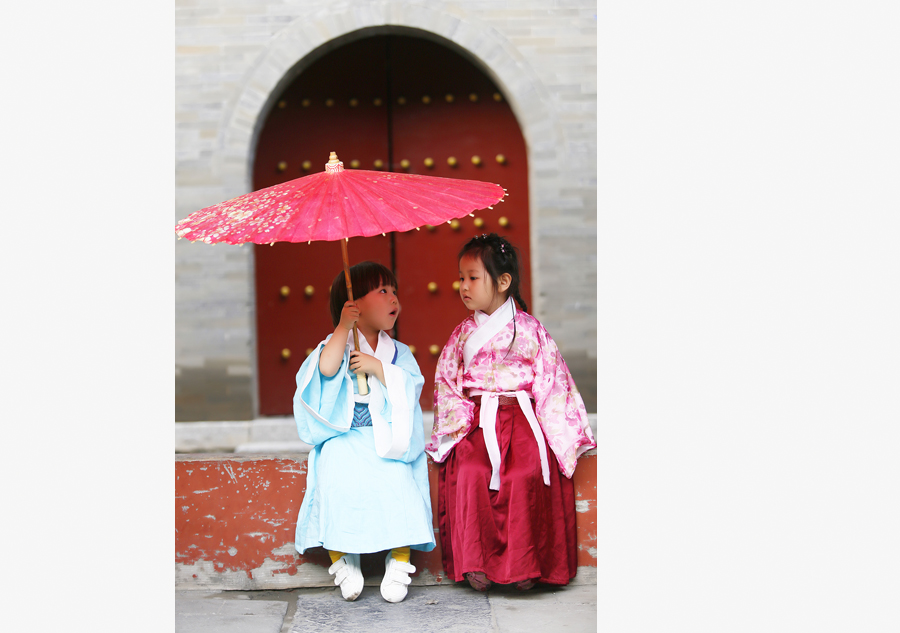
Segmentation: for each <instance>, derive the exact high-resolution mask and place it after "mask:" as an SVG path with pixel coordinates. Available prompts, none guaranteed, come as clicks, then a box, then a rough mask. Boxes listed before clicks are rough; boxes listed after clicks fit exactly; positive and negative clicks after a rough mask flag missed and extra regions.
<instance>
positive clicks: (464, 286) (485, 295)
mask: <svg viewBox="0 0 900 633" xmlns="http://www.w3.org/2000/svg"><path fill="white" fill-rule="evenodd" d="M459 298H460V299H462V302H463V303H464V304H466V307H467V308H468V309H469V310H473V311H474V310H481V311H482V312H484V313H486V314H493V313H494V310H496V309H497V308H499V307H500V306H502V305H503V304H504V303H505V302H506V297H505V296H504V294H502V293H500V292H497V288H496V287H495V286H494V282H493V281H492V280H491V277H490V275H488V274H487V271H486V270H485V269H484V264H483V263H482V262H481V259H479V258H475V257H471V256H470V255H463V256H462V257H461V258H460V260H459Z"/></svg>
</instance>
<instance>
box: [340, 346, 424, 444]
mask: <svg viewBox="0 0 900 633" xmlns="http://www.w3.org/2000/svg"><path fill="white" fill-rule="evenodd" d="M347 345H348V346H349V347H350V349H353V331H352V330H351V331H350V332H349V333H348V336H347ZM377 346H378V349H376V350H374V351H373V350H372V346H371V345H369V342H368V341H367V340H366V337H365V336H363V335H360V336H359V351H361V352H363V353H364V354H370V355H372V356H374V357H375V358H377V359H378V360H380V361H381V369H382V372H383V373H384V379H385V382H386V383H387V384H385V385H382V384H381V381H379V380H378V378H376V377H375V376H369V379H368V385H369V394H368V395H366V396H360V395H359V394H358V393H357V394H355V395H354V400H355V401H356V402H365V403H367V404H368V405H369V415H370V416H371V418H372V433H373V436H374V439H375V452H376V453H377V454H378V456H379V457H384V458H386V459H400V458H401V457H402V456H403V455H404V454H405V453H406V451H407V449H408V448H409V440H410V425H411V424H412V422H413V412H412V410H411V408H410V403H408V402H407V396H406V382H407V378H406V376H405V375H404V373H403V370H402V369H400V368H399V367H397V366H396V365H394V364H393V363H392V361H393V360H394V351H395V346H394V341H393V339H391V337H390V336H388V335H387V333H386V332H385V331H384V330H381V331H380V332H378V343H377ZM353 384H354V385H355V384H356V381H355V380H354V381H353ZM418 404H419V403H418V402H414V403H412V406H418Z"/></svg>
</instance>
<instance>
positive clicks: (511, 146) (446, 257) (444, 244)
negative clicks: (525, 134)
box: [391, 38, 531, 410]
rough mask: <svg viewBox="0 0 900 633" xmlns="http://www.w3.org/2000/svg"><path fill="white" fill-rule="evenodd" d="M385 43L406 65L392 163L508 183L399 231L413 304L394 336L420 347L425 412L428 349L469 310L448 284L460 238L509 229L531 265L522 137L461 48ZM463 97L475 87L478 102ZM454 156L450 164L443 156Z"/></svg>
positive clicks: (406, 294) (396, 90)
mask: <svg viewBox="0 0 900 633" xmlns="http://www.w3.org/2000/svg"><path fill="white" fill-rule="evenodd" d="M391 44H392V46H391V59H392V68H393V67H396V66H398V65H399V60H403V64H404V72H403V73H402V74H401V73H393V74H392V80H393V82H392V83H393V86H392V89H391V92H392V94H394V95H395V96H396V98H395V103H396V99H398V98H400V97H401V96H402V97H404V100H405V104H403V105H399V104H397V105H395V106H394V108H393V116H392V131H393V136H392V143H393V155H394V165H395V167H396V166H398V165H399V163H400V161H401V160H403V159H407V160H408V161H409V163H410V167H409V168H408V169H407V170H405V171H408V172H410V173H417V174H425V175H429V176H439V177H442V178H463V179H471V180H484V181H488V182H493V183H497V184H499V185H501V186H502V187H505V188H506V189H507V190H508V194H509V195H508V196H507V197H506V199H505V200H504V202H501V203H499V204H496V205H494V209H493V210H491V209H485V210H483V211H478V212H476V213H475V214H474V215H475V218H472V217H466V218H463V219H462V220H460V221H459V225H458V226H457V227H451V226H450V225H448V224H442V225H441V226H438V227H434V229H433V230H427V229H422V230H420V231H408V232H406V233H401V234H397V237H396V250H395V258H396V265H397V270H396V275H397V282H398V283H399V284H401V285H402V292H401V298H402V299H404V300H405V301H406V302H407V303H408V304H409V305H410V306H411V308H410V309H409V310H408V311H407V314H406V316H407V318H406V319H405V320H404V322H403V327H402V328H401V331H400V336H401V340H402V341H403V342H404V343H406V344H407V345H412V346H414V347H415V348H416V360H417V361H418V363H419V367H420V369H421V370H422V374H423V375H424V376H425V387H424V389H423V390H422V398H421V400H420V402H421V404H422V408H423V409H425V410H431V409H432V408H433V391H434V372H435V368H436V366H437V355H436V354H435V353H433V350H435V349H436V350H438V353H439V350H440V349H442V348H443V346H444V343H446V342H447V338H448V337H449V336H450V333H451V332H452V331H453V328H454V327H456V325H457V324H459V322H460V321H462V320H463V319H464V318H465V317H466V316H467V315H468V314H469V312H468V310H466V307H465V306H464V305H463V303H462V301H461V300H460V298H459V293H458V291H457V290H455V289H454V288H453V285H452V284H453V282H454V281H456V280H458V278H459V267H458V265H457V259H456V257H457V255H458V253H459V250H460V249H461V248H462V246H463V244H465V242H467V241H468V240H469V239H470V238H472V237H473V236H474V235H480V234H481V233H491V232H496V233H499V234H501V235H505V236H506V237H508V238H509V240H510V241H511V242H512V243H513V244H515V245H516V246H517V247H518V248H519V249H520V252H521V253H522V255H523V261H522V270H523V271H526V272H527V271H528V270H529V265H530V264H529V260H528V254H529V249H528V181H527V178H528V170H527V167H526V152H525V142H524V139H523V138H522V133H521V131H520V130H519V127H518V123H517V122H516V119H515V116H514V115H513V113H512V111H511V110H510V107H509V104H507V103H506V101H505V100H503V99H502V98H501V99H500V100H496V99H495V98H494V95H495V93H497V88H496V87H495V86H494V84H493V82H491V81H490V80H489V79H488V78H487V77H486V76H485V75H484V74H483V73H482V72H481V71H480V70H478V69H477V68H475V67H474V66H472V65H471V64H470V63H468V62H466V61H465V60H463V59H462V58H461V57H460V56H459V55H458V54H457V53H455V52H453V51H451V50H449V49H448V48H446V47H444V46H441V45H439V44H436V43H434V42H429V41H425V40H417V39H412V38H402V39H398V40H396V41H394V42H392V43H391ZM447 95H451V96H452V100H448V98H447ZM469 95H475V100H472V99H470V96H469ZM498 96H499V95H498ZM424 97H428V99H423V98H424ZM426 101H427V102H426ZM498 154H503V156H504V157H505V162H503V163H499V162H497V160H496V156H497V155H498ZM473 156H478V157H479V158H480V164H478V165H476V164H474V163H473V162H472V157H473ZM451 157H452V158H455V159H456V164H455V165H450V164H449V163H448V160H449V159H450V158H451ZM426 158H431V159H432V161H433V164H432V165H431V167H428V166H426V164H425V159H426ZM501 217H505V218H506V219H507V220H508V223H507V224H506V226H505V227H504V226H501V225H500V223H499V220H500V218H501ZM476 218H477V219H478V220H481V221H482V222H483V224H481V226H476ZM431 282H434V283H435V284H437V290H436V291H433V292H432V291H430V290H429V287H428V285H429V283H431ZM522 282H523V283H522V288H523V291H522V297H523V299H525V302H526V303H529V304H530V301H531V283H530V279H528V278H527V277H526V278H524V279H523V280H522ZM404 310H406V307H404ZM413 310H415V313H416V314H415V315H412V314H411V312H412V311H413ZM410 316H415V318H412V319H410V318H408V317H410Z"/></svg>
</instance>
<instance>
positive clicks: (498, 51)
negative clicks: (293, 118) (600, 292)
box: [217, 0, 561, 310]
mask: <svg viewBox="0 0 900 633" xmlns="http://www.w3.org/2000/svg"><path fill="white" fill-rule="evenodd" d="M413 30H415V31H419V32H420V34H421V35H423V36H427V35H428V34H433V35H436V36H438V37H439V38H444V39H445V40H447V41H449V42H452V43H453V44H455V45H457V46H458V47H459V48H460V49H462V50H461V51H460V52H461V53H463V54H466V55H468V56H469V57H470V59H471V60H472V61H473V63H475V64H476V65H478V66H479V67H481V68H482V69H483V70H484V72H485V73H486V74H488V76H490V77H491V79H493V80H494V82H495V83H496V84H497V85H498V86H500V88H501V90H503V92H504V95H505V96H506V99H507V101H508V102H509V104H510V107H511V108H512V110H513V112H514V113H515V115H516V118H517V119H518V122H519V127H520V128H521V130H522V134H523V136H524V138H525V143H526V147H527V150H528V158H529V161H528V168H529V183H530V186H529V189H530V191H529V199H530V200H531V205H530V207H531V210H530V214H531V223H532V226H533V227H536V226H537V222H536V221H537V220H538V218H537V217H535V209H537V208H538V202H539V197H538V195H537V192H539V191H542V190H544V191H546V190H547V189H548V188H549V189H553V188H554V184H555V182H554V181H555V179H556V178H558V170H559V168H560V162H559V157H558V156H557V153H558V151H559V147H560V138H561V133H560V132H559V130H558V129H557V126H556V124H555V123H554V117H553V116H552V114H551V110H550V109H549V108H548V107H547V104H548V103H549V100H550V99H549V95H548V93H547V91H546V89H545V88H544V86H543V84H542V82H541V81H540V79H539V78H538V77H537V75H536V74H535V73H534V71H533V70H532V69H531V67H530V66H529V64H528V63H527V62H526V61H525V60H524V58H523V57H522V55H521V54H520V53H519V51H518V50H517V49H516V48H515V46H513V45H512V44H511V43H510V42H509V41H508V40H507V39H506V37H504V36H503V35H502V34H501V33H499V32H498V31H497V30H496V29H495V28H493V27H492V26H490V25H488V24H486V23H484V22H483V21H481V20H479V19H477V18H475V17H473V16H471V15H469V14H468V13H467V12H466V11H465V10H464V9H463V8H461V7H459V6H458V5H452V4H450V3H446V2H438V1H435V0H428V4H427V6H426V5H425V4H424V3H423V2H410V1H403V0H393V1H392V0H386V1H382V2H366V3H353V4H350V3H347V2H336V3H325V4H324V6H323V8H322V9H321V10H320V11H318V12H316V13H314V14H312V15H309V16H304V17H302V18H297V19H295V20H294V21H292V22H291V23H290V24H289V25H288V26H286V27H285V28H284V29H283V30H282V31H281V32H280V33H278V35H276V36H275V38H274V39H273V40H272V42H271V43H270V45H269V46H268V48H267V50H266V52H265V53H264V54H263V55H262V56H261V57H260V58H259V59H258V60H257V62H256V63H255V64H254V66H253V67H252V68H251V69H250V71H249V72H248V73H247V75H246V76H245V77H244V79H243V81H242V88H241V91H240V93H239V95H238V97H237V99H236V101H234V102H233V105H232V107H231V110H230V112H229V113H228V114H227V124H226V125H225V126H224V128H225V129H224V135H223V137H222V147H221V152H220V153H219V156H218V157H217V158H218V161H219V165H218V167H219V169H220V170H221V172H220V173H221V175H222V176H223V182H224V183H227V184H226V186H227V187H228V188H231V187H243V190H242V191H241V190H236V191H234V192H233V195H239V194H240V193H245V192H247V191H249V190H250V188H251V186H252V185H251V180H252V178H251V174H252V166H253V165H252V161H253V156H254V153H255V145H256V139H257V135H258V134H259V129H260V127H261V124H262V121H264V120H265V116H266V115H267V113H268V109H269V108H270V107H271V106H272V102H273V100H274V98H275V96H276V95H277V94H278V93H279V92H280V89H281V87H282V86H283V85H284V84H285V83H288V82H290V81H292V80H293V79H294V78H295V77H296V75H297V74H298V73H299V72H301V71H302V70H303V67H304V65H301V64H300V62H301V61H303V60H305V59H306V58H307V57H308V56H309V55H310V54H311V53H313V52H314V51H317V50H318V52H319V53H321V52H324V51H326V50H330V48H333V47H337V46H340V45H342V44H343V43H346V42H347V41H349V40H352V39H354V35H356V36H358V37H362V36H364V35H371V34H375V33H391V32H394V33H411V32H413ZM326 45H327V46H326ZM322 47H325V48H322ZM319 49H321V50H319ZM323 161H324V158H323ZM323 165H324V162H323ZM547 167H551V168H550V169H547ZM542 173H543V174H548V175H542ZM542 179H546V180H547V181H548V182H546V183H543V182H542ZM535 236H536V231H534V230H532V232H531V245H530V246H531V253H532V280H533V281H534V283H539V275H536V274H535V273H536V272H537V271H539V270H540V262H539V257H540V249H538V248H536V237H535ZM535 295H536V306H535V307H536V308H537V309H538V310H539V309H540V306H539V305H538V302H537V296H538V295H539V293H537V292H536V293H535Z"/></svg>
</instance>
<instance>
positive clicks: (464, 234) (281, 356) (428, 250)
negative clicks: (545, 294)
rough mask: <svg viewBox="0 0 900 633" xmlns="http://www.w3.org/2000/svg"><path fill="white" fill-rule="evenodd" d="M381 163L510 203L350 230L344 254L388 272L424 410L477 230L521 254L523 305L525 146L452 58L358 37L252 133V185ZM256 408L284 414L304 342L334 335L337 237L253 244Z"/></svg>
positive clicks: (443, 51) (404, 39)
mask: <svg viewBox="0 0 900 633" xmlns="http://www.w3.org/2000/svg"><path fill="white" fill-rule="evenodd" d="M331 151H335V152H337V154H338V156H339V157H340V159H341V160H342V161H343V162H344V168H345V169H353V168H358V169H385V170H391V171H405V172H408V173H418V174H427V175H433V176H442V177H449V178H466V179H474V180H485V181H489V182H495V183H498V184H500V185H502V186H503V187H505V188H506V189H507V190H508V192H509V195H508V197H507V198H506V201H505V202H503V203H500V204H498V205H496V206H495V207H494V209H493V210H485V211H482V212H478V213H476V214H475V215H476V217H475V218H472V217H467V218H464V219H463V220H461V221H459V222H458V223H455V224H454V225H453V226H450V225H447V224H444V225H441V226H439V227H433V228H432V229H427V228H423V229H422V230H420V231H409V232H407V233H402V234H393V235H389V236H387V237H381V236H376V237H366V238H352V239H351V240H350V242H349V253H350V263H351V265H352V264H355V263H358V262H361V261H364V260H366V259H369V260H373V261H378V262H380V263H382V264H384V265H385V266H387V267H389V268H391V269H393V270H394V273H395V274H396V276H397V282H398V284H399V285H400V288H399V296H400V302H401V305H402V311H401V314H400V317H399V319H398V320H397V325H396V331H395V333H394V334H395V336H396V337H397V338H398V339H399V340H401V341H403V342H404V343H406V344H407V345H410V346H411V347H413V348H414V350H415V355H416V360H417V361H418V363H419V367H420V368H421V370H422V374H423V375H424V376H425V387H424V388H423V391H422V398H421V404H422V408H423V409H425V410H431V409H432V393H433V385H434V370H435V365H436V360H437V353H439V352H440V349H441V348H442V347H443V345H444V343H445V342H446V341H447V338H448V337H449V335H450V332H451V331H452V330H453V328H454V327H455V326H456V325H457V324H458V323H459V322H460V321H461V320H462V319H464V318H465V317H466V315H467V311H466V308H465V306H464V305H463V303H462V301H460V299H459V295H458V294H457V292H456V290H455V289H454V288H453V282H454V281H456V279H457V276H458V274H457V271H458V267H457V261H456V255H457V253H458V252H459V249H460V248H461V247H462V245H463V244H464V243H465V242H466V241H467V240H468V239H469V238H471V237H472V236H473V235H477V234H480V233H489V232H497V233H500V234H501V235H505V236H507V237H508V238H509V239H510V241H512V242H513V243H514V244H515V245H516V246H517V247H518V248H519V249H520V252H521V254H522V256H523V261H522V270H523V271H524V274H525V277H524V278H523V280H522V281H523V292H522V295H523V298H524V299H525V301H526V302H527V303H528V304H529V307H530V306H531V280H530V278H529V276H528V271H529V270H530V255H529V246H528V236H529V233H528V231H529V227H528V169H527V163H526V150H525V141H524V139H523V137H522V133H521V130H520V129H519V126H518V123H517V121H516V119H515V116H514V115H513V113H512V110H511V109H510V108H509V105H508V104H507V103H506V101H505V100H504V99H503V98H502V96H501V94H500V92H499V90H498V89H497V87H496V86H495V85H494V83H493V82H492V81H491V80H490V79H489V78H488V77H487V76H486V75H485V74H484V73H483V72H482V71H481V70H479V69H478V68H477V67H476V66H474V65H473V64H472V63H471V62H469V61H468V60H466V59H465V58H464V57H463V56H462V55H460V54H459V53H457V52H455V51H453V50H451V49H450V48H448V47H445V46H442V45H441V44H438V43H436V42H433V41H430V40H424V39H421V38H416V37H410V36H401V35H381V36H374V37H367V38H364V39H360V40H356V41H354V42H351V43H349V44H346V45H344V46H341V47H340V48H337V49H335V50H333V51H331V52H329V53H327V54H325V55H323V56H322V57H320V58H319V59H318V60H317V61H315V62H314V63H313V64H311V65H310V66H309V67H308V68H307V69H306V70H304V71H303V72H302V73H301V74H300V75H299V76H298V77H297V79H296V80H294V81H293V82H292V83H291V84H290V85H289V86H287V87H286V88H285V89H284V90H283V92H282V93H281V95H280V96H279V97H278V99H277V100H276V105H275V107H273V108H272V110H271V112H270V113H269V115H268V117H267V118H266V121H265V123H264V124H263V127H262V129H261V131H260V136H259V143H258V145H257V150H256V158H255V162H254V171H253V187H254V189H261V188H263V187H269V186H271V185H274V184H277V183H279V182H284V181H286V180H291V179H294V178H298V177H300V176H303V175H305V174H307V173H314V172H316V171H322V170H323V169H324V165H325V162H326V161H327V159H328V154H329V152H331ZM254 248H255V261H256V266H255V268H256V270H255V278H256V316H257V355H258V368H259V373H258V376H259V410H260V414H262V415H285V414H290V413H291V408H292V404H291V403H292V398H293V393H294V389H295V387H296V385H295V383H294V379H295V375H296V373H297V370H298V369H299V367H300V364H301V363H302V362H303V360H304V358H305V357H306V353H307V351H308V350H309V349H310V348H313V347H315V345H316V343H318V342H319V341H320V340H322V339H323V338H324V337H325V336H326V335H327V334H328V333H330V332H332V331H333V330H334V327H333V326H332V325H331V318H330V316H329V312H328V290H329V288H330V286H331V282H332V280H333V279H334V277H335V275H337V274H338V273H339V272H340V271H341V255H340V245H339V243H337V242H320V243H315V242H314V243H312V244H282V243H276V244H275V245H273V246H255V247H254Z"/></svg>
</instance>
